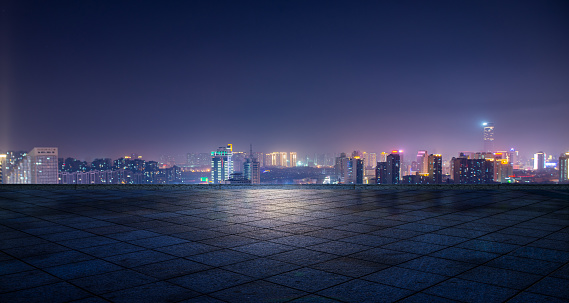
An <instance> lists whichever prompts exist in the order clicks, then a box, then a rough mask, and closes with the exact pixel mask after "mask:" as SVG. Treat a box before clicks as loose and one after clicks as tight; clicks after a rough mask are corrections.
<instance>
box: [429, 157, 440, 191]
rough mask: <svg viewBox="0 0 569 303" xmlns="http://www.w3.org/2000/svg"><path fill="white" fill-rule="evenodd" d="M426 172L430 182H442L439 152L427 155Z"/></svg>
mask: <svg viewBox="0 0 569 303" xmlns="http://www.w3.org/2000/svg"><path fill="white" fill-rule="evenodd" d="M428 174H429V177H428V178H429V183H430V184H441V183H443V157H442V156H441V155H439V154H430V155H429V157H428Z"/></svg>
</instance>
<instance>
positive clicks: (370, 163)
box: [363, 152, 377, 169]
mask: <svg viewBox="0 0 569 303" xmlns="http://www.w3.org/2000/svg"><path fill="white" fill-rule="evenodd" d="M363 156H364V167H365V168H369V169H373V168H375V166H376V165H377V154H376V153H366V152H364V153H363Z"/></svg>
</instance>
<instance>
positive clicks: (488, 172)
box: [451, 154, 494, 184]
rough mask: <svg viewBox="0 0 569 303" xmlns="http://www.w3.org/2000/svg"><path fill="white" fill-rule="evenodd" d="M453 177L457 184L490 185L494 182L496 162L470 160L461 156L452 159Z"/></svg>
mask: <svg viewBox="0 0 569 303" xmlns="http://www.w3.org/2000/svg"><path fill="white" fill-rule="evenodd" d="M451 162H452V168H453V171H452V176H453V180H454V183H455V184H490V183H493V182H494V161H491V160H486V159H468V158H467V157H466V156H464V155H463V154H461V156H460V157H458V158H452V160H451Z"/></svg>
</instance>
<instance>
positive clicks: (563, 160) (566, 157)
mask: <svg viewBox="0 0 569 303" xmlns="http://www.w3.org/2000/svg"><path fill="white" fill-rule="evenodd" d="M559 183H569V152H566V153H565V154H561V156H560V157H559Z"/></svg>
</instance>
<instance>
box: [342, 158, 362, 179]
mask: <svg viewBox="0 0 569 303" xmlns="http://www.w3.org/2000/svg"><path fill="white" fill-rule="evenodd" d="M346 183H349V184H363V183H364V161H363V160H362V159H361V158H360V157H359V156H355V157H353V158H350V159H349V160H348V180H347V182H346Z"/></svg>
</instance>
